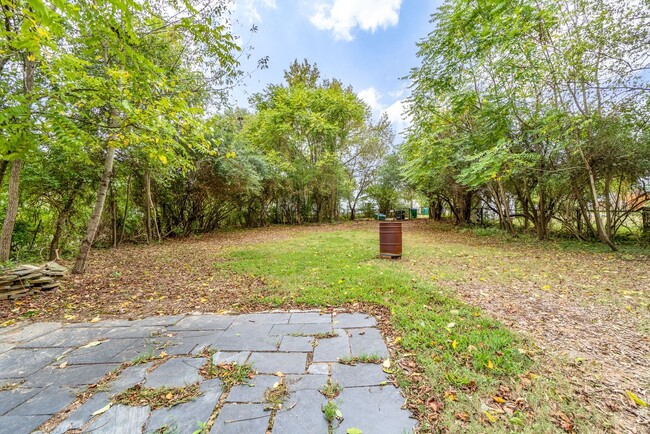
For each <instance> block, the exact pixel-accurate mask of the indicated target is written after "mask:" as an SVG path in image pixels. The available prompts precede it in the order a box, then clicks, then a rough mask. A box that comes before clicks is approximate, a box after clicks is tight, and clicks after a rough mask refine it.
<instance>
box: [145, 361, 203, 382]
mask: <svg viewBox="0 0 650 434" xmlns="http://www.w3.org/2000/svg"><path fill="white" fill-rule="evenodd" d="M205 362H206V359H204V358H192V357H184V358H180V359H170V360H167V361H166V362H165V363H163V364H162V365H160V366H159V367H158V368H156V370H155V371H153V372H152V373H151V374H149V375H148V376H147V378H146V380H145V382H144V385H145V386H146V387H151V388H152V389H156V388H158V387H184V386H188V385H190V384H194V383H198V382H200V381H201V380H202V377H201V376H200V375H199V368H200V367H201V366H203V365H204V364H205Z"/></svg>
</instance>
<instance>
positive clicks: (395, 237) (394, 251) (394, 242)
mask: <svg viewBox="0 0 650 434" xmlns="http://www.w3.org/2000/svg"><path fill="white" fill-rule="evenodd" d="M379 256H380V257H383V258H394V259H397V258H401V257H402V223H401V222H381V223H379Z"/></svg>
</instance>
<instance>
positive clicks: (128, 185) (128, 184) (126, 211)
mask: <svg viewBox="0 0 650 434" xmlns="http://www.w3.org/2000/svg"><path fill="white" fill-rule="evenodd" d="M130 199H131V174H130V173H129V178H128V179H127V181H126V201H125V202H124V218H122V231H121V233H120V239H119V241H118V244H121V243H122V240H124V232H125V231H126V219H127V217H128V215H129V200H130Z"/></svg>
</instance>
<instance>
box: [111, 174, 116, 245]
mask: <svg viewBox="0 0 650 434" xmlns="http://www.w3.org/2000/svg"><path fill="white" fill-rule="evenodd" d="M111 229H112V230H111V238H112V240H111V241H112V244H113V248H115V247H117V199H116V198H115V187H114V186H113V183H111Z"/></svg>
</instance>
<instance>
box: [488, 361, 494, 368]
mask: <svg viewBox="0 0 650 434" xmlns="http://www.w3.org/2000/svg"><path fill="white" fill-rule="evenodd" d="M487 368H488V369H494V364H493V363H492V360H488V362H487Z"/></svg>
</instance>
